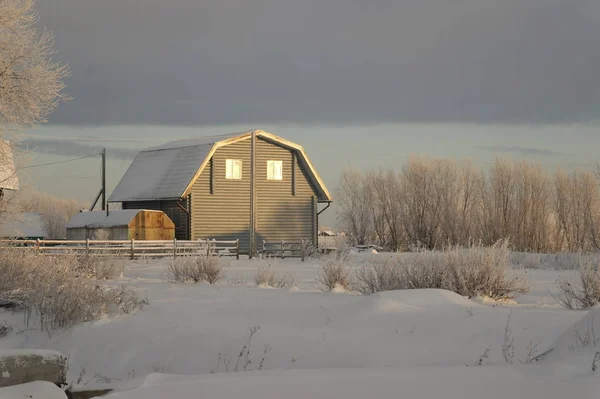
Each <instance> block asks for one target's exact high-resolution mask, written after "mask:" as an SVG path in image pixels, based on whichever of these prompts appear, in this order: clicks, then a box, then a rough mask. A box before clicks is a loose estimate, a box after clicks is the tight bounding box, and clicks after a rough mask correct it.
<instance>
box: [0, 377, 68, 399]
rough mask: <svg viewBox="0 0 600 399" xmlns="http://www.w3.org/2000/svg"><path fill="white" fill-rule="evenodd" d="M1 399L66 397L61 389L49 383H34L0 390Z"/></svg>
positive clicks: (56, 398) (59, 398) (62, 398)
mask: <svg viewBox="0 0 600 399" xmlns="http://www.w3.org/2000/svg"><path fill="white" fill-rule="evenodd" d="M0 398H2V399H25V398H32V399H38V398H39V399H42V398H43V399H66V398H67V395H66V394H65V393H64V392H63V390H62V389H60V388H59V387H57V386H56V385H54V384H52V383H51V382H44V381H36V382H30V383H28V384H22V385H15V386H12V387H6V388H0Z"/></svg>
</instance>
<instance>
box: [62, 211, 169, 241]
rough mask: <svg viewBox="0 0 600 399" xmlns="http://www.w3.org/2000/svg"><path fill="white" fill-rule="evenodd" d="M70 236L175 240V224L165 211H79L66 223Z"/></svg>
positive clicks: (74, 237)
mask: <svg viewBox="0 0 600 399" xmlns="http://www.w3.org/2000/svg"><path fill="white" fill-rule="evenodd" d="M65 227H66V228H67V240H85V239H88V238H89V239H104V240H132V239H133V240H172V239H174V237H175V224H174V223H173V222H172V221H171V219H169V218H168V217H167V215H165V213H164V212H161V211H155V210H146V209H129V210H117V211H110V212H109V213H108V215H107V214H106V212H105V211H88V212H80V213H77V214H75V215H74V216H73V217H72V218H71V219H70V220H69V222H68V223H67V224H66V226H65Z"/></svg>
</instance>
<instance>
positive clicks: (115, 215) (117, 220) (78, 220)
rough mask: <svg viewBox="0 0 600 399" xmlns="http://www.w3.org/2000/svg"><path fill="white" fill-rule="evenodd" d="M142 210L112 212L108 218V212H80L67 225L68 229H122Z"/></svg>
mask: <svg viewBox="0 0 600 399" xmlns="http://www.w3.org/2000/svg"><path fill="white" fill-rule="evenodd" d="M140 211H141V209H124V210H116V211H110V212H109V213H108V216H106V211H91V212H90V211H88V212H80V213H78V214H76V215H75V216H73V217H72V218H71V220H69V222H68V223H67V224H66V226H65V227H66V228H68V229H73V228H82V227H88V228H103V227H120V226H127V225H129V222H130V221H131V219H133V218H134V217H135V216H136V215H137V214H138V213H139V212H140ZM146 212H160V211H146Z"/></svg>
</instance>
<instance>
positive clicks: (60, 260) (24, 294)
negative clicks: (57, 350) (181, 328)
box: [0, 248, 147, 331]
mask: <svg viewBox="0 0 600 399" xmlns="http://www.w3.org/2000/svg"><path fill="white" fill-rule="evenodd" d="M79 268H80V265H79V261H78V259H77V257H76V256H74V255H64V256H40V255H38V254H36V253H35V251H32V250H27V249H16V248H15V249H8V250H2V251H0V275H2V279H1V281H0V301H7V302H13V303H16V304H19V305H20V308H22V309H24V310H25V314H26V321H27V323H28V324H29V322H30V321H31V317H32V316H33V315H36V316H37V317H38V318H39V323H40V327H41V329H42V331H44V330H46V331H52V330H56V329H59V328H69V327H72V326H74V325H76V324H78V323H81V322H85V321H92V320H96V319H98V318H100V317H101V316H103V315H105V314H116V313H131V312H133V311H135V310H137V309H141V308H142V307H143V306H144V305H145V304H147V301H145V300H140V299H138V297H137V296H136V294H135V292H134V291H133V290H131V289H128V288H127V287H126V286H121V287H118V288H106V287H102V286H100V285H97V284H95V283H94V282H93V280H90V279H88V278H86V277H85V275H83V274H81V273H77V270H78V269H79Z"/></svg>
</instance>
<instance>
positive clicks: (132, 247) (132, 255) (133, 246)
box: [131, 238, 135, 260]
mask: <svg viewBox="0 0 600 399" xmlns="http://www.w3.org/2000/svg"><path fill="white" fill-rule="evenodd" d="M134 259H135V240H134V239H133V238H132V239H131V260H134Z"/></svg>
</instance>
